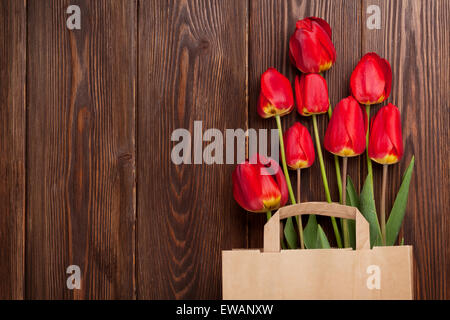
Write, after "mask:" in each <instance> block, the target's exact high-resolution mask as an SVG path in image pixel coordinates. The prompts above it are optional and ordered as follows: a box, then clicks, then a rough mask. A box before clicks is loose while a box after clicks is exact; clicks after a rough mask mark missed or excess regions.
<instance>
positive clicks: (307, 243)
mask: <svg viewBox="0 0 450 320" xmlns="http://www.w3.org/2000/svg"><path fill="white" fill-rule="evenodd" d="M289 57H290V60H291V62H292V64H293V65H294V66H295V67H296V68H297V69H298V70H299V71H300V74H299V75H297V76H296V77H295V82H294V88H295V100H296V106H297V111H298V113H299V114H300V115H301V116H304V117H311V118H312V123H313V128H314V140H315V144H316V152H317V158H318V160H319V165H320V171H321V177H322V182H323V186H324V191H325V196H326V199H327V201H328V202H332V198H331V194H330V190H329V185H328V179H327V176H326V170H325V164H324V160H323V154H322V146H321V142H320V136H319V130H318V125H317V117H318V116H320V115H321V114H324V113H328V116H329V123H328V127H327V130H326V133H325V137H324V147H325V149H326V150H327V151H329V152H330V153H332V154H333V155H334V164H335V171H336V176H337V181H338V190H339V201H340V203H342V204H347V205H351V206H355V207H358V209H359V210H360V211H361V213H362V214H363V215H364V217H365V218H366V219H367V221H368V222H369V224H370V238H371V239H370V240H371V245H372V246H374V245H378V246H379V245H394V244H395V242H396V240H397V237H398V233H399V230H400V227H401V224H402V221H403V218H404V214H405V208H406V203H407V197H408V191H409V183H410V180H411V175H412V170H413V166H414V157H412V159H411V163H410V165H409V166H408V168H407V170H406V172H405V174H404V177H403V181H402V184H401V186H400V190H399V192H398V194H397V197H396V199H395V202H394V204H393V207H392V210H391V213H390V215H389V219H388V220H387V221H386V212H385V207H386V205H385V194H386V188H387V170H388V165H390V164H394V163H397V162H399V161H400V159H401V158H402V156H403V141H402V132H401V122H400V112H399V110H398V108H397V107H396V106H394V105H393V104H388V105H386V106H384V107H382V108H380V109H379V111H378V113H377V114H376V116H375V117H374V119H372V120H370V108H371V106H373V105H375V104H379V103H381V102H383V101H385V100H386V99H387V98H388V97H389V95H390V92H391V81H392V72H391V67H390V65H389V62H388V61H386V60H385V59H382V58H380V57H379V56H378V55H377V54H375V53H368V54H366V55H365V56H364V57H363V58H362V59H361V60H360V61H359V63H358V64H357V66H356V67H355V69H354V71H353V73H352V75H351V77H350V92H351V95H350V96H348V97H346V98H344V99H342V100H341V101H340V102H339V103H338V104H337V105H336V106H335V108H334V110H332V109H331V107H330V100H329V97H328V87H327V83H326V80H325V78H324V77H323V75H322V73H323V72H325V71H327V70H329V69H330V68H331V67H332V66H333V64H334V62H335V61H336V50H335V47H334V45H333V42H332V40H331V28H330V26H329V25H328V23H327V22H326V21H325V20H323V19H320V18H315V17H309V18H305V19H303V20H299V21H298V22H297V23H296V29H295V31H294V33H293V34H292V36H291V38H290V40H289ZM361 105H364V106H365V111H364V109H363V108H362V107H361ZM293 109H294V93H293V90H292V86H291V83H290V81H289V79H287V78H286V77H285V76H284V75H282V74H281V73H280V72H278V71H277V70H276V69H274V68H269V69H267V71H266V72H264V73H263V75H262V76H261V93H260V96H259V100H258V105H257V112H258V114H259V115H260V116H261V117H263V118H272V117H274V118H275V120H276V124H277V127H278V132H279V139H280V155H281V167H282V168H283V172H282V171H281V170H280V165H278V163H277V162H276V161H274V160H273V159H267V158H265V157H263V156H262V155H258V154H256V155H252V156H251V157H250V160H247V161H245V162H244V163H241V164H238V165H237V167H236V169H235V170H234V172H233V195H234V198H235V199H236V201H237V202H238V203H239V205H240V206H242V207H243V208H244V209H246V210H247V211H251V212H265V213H266V214H267V219H270V218H271V212H272V211H273V210H276V209H278V208H279V207H281V206H284V205H285V204H286V203H287V201H288V198H289V200H290V202H291V204H295V203H296V202H299V201H300V190H301V170H302V169H306V168H308V167H310V166H311V165H313V163H314V160H315V158H316V152H315V150H314V143H313V140H312V138H311V135H310V133H309V132H308V129H307V128H306V127H305V126H303V125H302V124H301V123H300V122H296V123H295V124H294V125H293V126H292V127H290V128H289V129H288V130H286V132H285V133H284V134H283V131H282V126H281V117H282V116H285V115H288V114H289V113H291V111H292V110H293ZM369 123H370V126H369ZM369 127H370V128H369ZM365 150H366V155H367V168H368V170H367V171H368V172H367V178H366V180H365V183H364V185H363V188H362V190H361V193H360V194H358V193H357V191H356V189H355V186H354V184H353V182H352V180H351V178H350V177H347V162H348V158H349V157H357V156H359V155H361V154H362V153H364V151H365ZM339 158H342V175H341V166H340V161H339ZM372 161H375V162H376V163H379V164H381V165H383V179H382V186H381V190H382V192H381V204H380V217H379V219H378V215H377V212H376V206H375V197H374V185H373V170H372ZM288 169H292V170H296V172H297V190H296V191H297V192H296V196H295V195H294V192H293V189H292V184H291V180H290V176H289V172H288ZM295 223H296V226H295V224H294V221H293V219H291V218H288V219H287V220H286V222H285V226H284V232H283V233H284V234H283V235H284V236H283V235H282V237H281V245H282V246H283V247H284V248H287V247H288V248H291V249H295V248H298V247H300V248H302V249H303V248H308V249H311V248H328V247H330V244H329V241H328V238H327V236H326V234H325V232H324V231H323V229H322V227H321V226H320V225H319V224H318V223H317V220H316V217H315V216H314V215H310V216H309V219H308V223H307V225H306V227H305V228H303V224H302V220H301V218H300V217H296V219H295ZM331 223H332V226H333V231H334V235H335V238H336V243H337V245H338V247H340V248H342V247H353V248H355V224H354V221H347V220H345V219H343V220H342V221H341V223H340V225H339V224H338V222H337V221H336V219H335V218H334V217H332V218H331ZM380 226H381V227H380ZM341 234H342V235H343V241H342V237H341ZM402 243H403V240H402Z"/></svg>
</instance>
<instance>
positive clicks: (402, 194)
mask: <svg viewBox="0 0 450 320" xmlns="http://www.w3.org/2000/svg"><path fill="white" fill-rule="evenodd" d="M413 169H414V156H413V157H412V159H411V162H410V163H409V166H408V168H407V169H406V171H405V174H404V175H403V179H402V184H401V186H400V189H399V191H398V193H397V197H396V198H395V201H394V206H393V207H392V210H391V214H390V215H389V219H388V221H387V223H386V245H387V246H393V245H394V244H395V241H396V240H397V236H398V232H399V231H400V227H401V226H402V222H403V218H404V217H405V210H406V204H407V202H408V192H409V184H410V182H411V175H412V172H413Z"/></svg>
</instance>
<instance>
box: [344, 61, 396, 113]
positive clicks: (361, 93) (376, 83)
mask: <svg viewBox="0 0 450 320" xmlns="http://www.w3.org/2000/svg"><path fill="white" fill-rule="evenodd" d="M386 72H387V69H386V64H385V63H384V62H383V61H382V59H381V58H380V57H379V56H378V55H377V54H376V53H374V52H370V53H367V54H366V55H364V56H363V57H362V58H361V60H360V61H359V62H358V64H357V65H356V67H355V69H354V70H353V72H352V75H351V77H350V89H351V92H352V94H353V96H354V97H355V98H356V99H357V100H358V101H359V102H360V103H361V104H374V103H380V102H382V101H384V100H385V99H386V98H387V96H386V91H385V88H386V79H385V74H386V75H387V73H386ZM389 91H390V89H389Z"/></svg>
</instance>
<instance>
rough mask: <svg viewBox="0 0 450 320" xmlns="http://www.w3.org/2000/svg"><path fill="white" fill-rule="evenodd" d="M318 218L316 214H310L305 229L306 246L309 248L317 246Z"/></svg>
mask: <svg viewBox="0 0 450 320" xmlns="http://www.w3.org/2000/svg"><path fill="white" fill-rule="evenodd" d="M317 226H318V224H317V218H316V216H315V215H314V214H312V215H310V216H309V218H308V223H307V224H306V228H305V230H304V231H303V237H304V240H305V247H306V248H307V249H316V248H317V246H316V245H317Z"/></svg>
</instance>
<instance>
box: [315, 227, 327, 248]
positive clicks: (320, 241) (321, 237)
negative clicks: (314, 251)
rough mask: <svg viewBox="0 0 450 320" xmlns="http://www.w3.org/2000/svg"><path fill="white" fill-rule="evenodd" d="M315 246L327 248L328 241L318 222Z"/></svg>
mask: <svg viewBox="0 0 450 320" xmlns="http://www.w3.org/2000/svg"><path fill="white" fill-rule="evenodd" d="M316 247H317V248H323V249H329V248H330V243H329V242H328V239H327V235H326V234H325V232H324V231H323V229H322V227H321V226H320V224H318V225H317V239H316Z"/></svg>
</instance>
